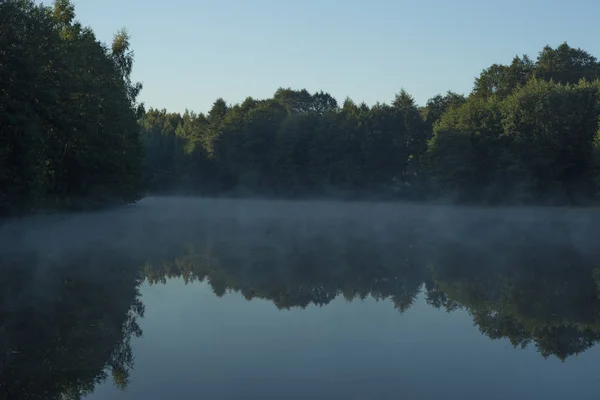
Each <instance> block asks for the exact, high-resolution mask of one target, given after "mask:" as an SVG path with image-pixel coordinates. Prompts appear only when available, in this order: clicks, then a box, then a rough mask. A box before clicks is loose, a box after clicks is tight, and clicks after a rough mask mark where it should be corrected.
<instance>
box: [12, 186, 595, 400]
mask: <svg viewBox="0 0 600 400" xmlns="http://www.w3.org/2000/svg"><path fill="white" fill-rule="evenodd" d="M599 231H600V212H598V211H596V210H565V209H553V208H545V209H518V210H517V209H494V210H490V209H485V208H449V207H441V206H438V207H434V206H399V205H390V204H376V203H333V202H311V203H303V202H296V203H294V202H266V201H234V200H219V201H217V200H198V199H180V198H170V199H169V198H148V199H145V200H144V201H142V202H140V203H139V204H137V205H135V206H130V207H123V208H120V209H117V210H111V211H107V212H100V213H87V214H69V215H58V216H51V217H32V218H27V219H25V220H20V221H5V222H4V223H3V224H2V225H0V262H1V266H0V268H1V270H0V287H1V290H0V301H1V303H0V398H1V399H3V398H7V399H28V398H34V399H38V398H39V399H42V398H43V399H59V398H62V399H65V398H78V396H79V397H81V398H87V399H94V400H96V399H163V398H178V399H196V398H209V399H238V398H239V399H243V398H261V399H281V398H286V399H306V398H313V399H315V398H316V399H320V398H323V399H324V398H327V399H331V398H340V399H341V398H343V399H365V398H372V399H397V398H410V399H430V398H432V399H433V398H440V397H442V396H444V397H450V398H462V399H470V398H473V399H479V398H486V399H507V398H511V399H515V398H519V399H520V398H523V399H529V398H544V399H563V398H577V399H596V398H598V393H599V390H600V381H599V380H598V379H597V365H598V362H600V350H599V349H600V347H598V346H596V344H597V342H598V341H599V340H600V297H599V293H600V292H599V290H600V264H599V263H598V262H597V260H600V254H599V253H600V246H598V245H597V242H598V240H599V239H598V238H599V237H600V236H599V235H598V233H600V232H599ZM61 396H62V397H61Z"/></svg>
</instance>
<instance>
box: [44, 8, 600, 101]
mask: <svg viewBox="0 0 600 400" xmlns="http://www.w3.org/2000/svg"><path fill="white" fill-rule="evenodd" d="M44 2H45V3H50V2H51V1H50V0H45V1H44ZM74 4H75V7H76V14H77V19H78V20H79V21H80V22H81V23H83V24H84V25H89V26H91V27H92V28H93V29H94V31H95V32H96V34H97V36H98V38H99V39H100V40H102V41H105V42H109V41H110V40H111V38H112V35H113V34H114V32H115V31H116V30H117V29H119V28H121V27H127V29H128V30H129V32H130V33H131V35H132V45H133V49H134V51H135V54H136V57H135V66H134V74H133V78H134V79H135V80H138V81H141V82H142V83H143V84H144V90H143V92H142V94H141V100H142V101H144V102H145V103H146V107H147V108H149V107H150V106H152V107H155V108H167V109H168V110H170V111H179V112H182V111H184V110H185V109H186V108H188V109H190V110H194V111H198V112H205V111H207V110H208V109H209V108H210V105H211V104H212V102H213V101H214V100H215V99H217V98H218V97H223V98H224V99H225V100H226V101H227V102H228V103H237V102H240V101H242V100H243V99H244V98H246V97H247V96H252V97H255V98H265V97H269V96H271V95H272V94H273V93H274V92H275V90H276V89H277V88H278V87H291V88H294V89H301V88H306V89H308V90H309V91H310V92H314V91H317V90H324V91H326V92H328V93H330V94H332V95H333V96H334V97H336V98H337V99H338V101H340V102H341V101H343V99H344V98H345V97H346V96H350V97H351V98H352V99H353V100H355V101H357V102H361V101H365V102H366V103H367V104H373V103H375V102H376V101H381V102H390V101H391V100H393V97H394V94H395V93H396V92H398V91H399V90H400V89H401V88H405V89H406V90H407V91H408V92H409V93H410V94H412V95H413V96H414V97H415V99H416V101H417V103H419V104H424V103H425V102H426V101H427V99H428V98H429V97H431V96H433V95H435V94H437V93H443V92H446V91H447V90H453V91H456V92H459V93H468V92H469V91H470V90H471V88H472V86H473V80H474V78H475V77H476V76H477V75H478V74H479V73H480V72H481V70H482V69H484V68H486V67H488V66H489V65H491V64H492V63H495V62H499V63H508V62H510V61H511V59H512V57H513V56H514V55H522V54H529V55H530V56H532V57H533V58H535V57H536V56H537V53H538V52H539V51H540V50H541V49H542V47H543V46H544V45H546V44H550V45H551V46H553V47H555V46H557V45H559V44H560V43H562V42H563V41H567V42H568V43H569V45H571V46H574V47H581V48H583V49H585V50H587V51H588V52H590V53H592V54H593V55H595V56H597V57H600V41H599V40H598V37H599V36H600V28H599V27H600V25H598V21H597V18H598V15H600V1H598V0H569V1H566V0H564V1H556V0H503V1H497V2H496V1H494V2H493V1H489V0H455V1H452V0H429V1H417V0H368V1H367V0H294V1H292V0H227V1H225V0H169V1H161V0H103V1H95V0H74Z"/></svg>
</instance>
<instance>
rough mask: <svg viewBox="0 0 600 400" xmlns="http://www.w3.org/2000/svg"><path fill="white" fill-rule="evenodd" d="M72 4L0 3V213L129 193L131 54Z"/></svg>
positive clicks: (135, 166)
mask: <svg viewBox="0 0 600 400" xmlns="http://www.w3.org/2000/svg"><path fill="white" fill-rule="evenodd" d="M74 18H75V12H74V7H73V5H72V4H71V3H70V2H69V1H67V0H60V1H56V2H55V4H54V7H46V6H38V5H35V3H34V2H33V1H27V0H6V1H2V2H0V76H1V78H0V139H1V143H2V146H1V147H2V149H1V150H0V187H2V191H1V194H0V215H6V214H16V213H23V212H29V211H32V210H38V209H57V208H90V207H100V206H104V205H107V204H113V203H123V202H131V201H135V200H137V199H138V198H139V197H140V194H141V190H142V187H141V172H142V170H141V160H142V157H143V154H142V148H141V144H140V142H139V129H138V125H137V118H136V104H135V98H136V96H137V94H138V93H139V91H140V89H141V86H140V85H139V84H137V83H132V82H131V80H130V73H131V68H132V65H133V54H132V53H131V51H130V50H129V40H128V36H127V33H126V32H125V31H122V32H119V33H118V34H117V35H116V36H115V40H114V43H113V45H112V48H111V49H108V48H106V47H105V46H104V45H103V44H101V43H100V42H98V40H97V39H96V38H95V36H94V33H93V32H92V30H91V29H89V28H84V27H82V26H81V25H80V24H79V23H78V22H76V21H75V19H74Z"/></svg>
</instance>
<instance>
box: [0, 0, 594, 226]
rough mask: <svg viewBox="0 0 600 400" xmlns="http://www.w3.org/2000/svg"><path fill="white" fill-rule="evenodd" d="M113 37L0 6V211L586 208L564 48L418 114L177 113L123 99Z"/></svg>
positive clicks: (573, 75)
mask: <svg viewBox="0 0 600 400" xmlns="http://www.w3.org/2000/svg"><path fill="white" fill-rule="evenodd" d="M129 39H130V38H129V34H128V33H127V31H126V30H122V31H119V32H117V33H116V34H115V36H114V40H113V42H112V43H111V44H110V45H106V44H103V43H101V42H100V41H99V40H98V39H97V38H96V37H95V35H94V32H93V30H92V29H91V28H89V27H84V26H83V25H81V23H80V22H78V21H77V20H76V18H75V9H74V6H73V4H72V3H71V2H70V1H69V0H55V2H54V4H53V5H52V6H44V5H37V4H36V3H35V2H33V1H31V0H3V1H0V55H1V58H0V76H1V79H0V140H1V141H2V146H1V147H0V187H2V188H3V189H2V191H1V192H0V215H17V214H24V213H31V212H40V211H46V210H57V209H58V210H60V209H90V208H98V207H106V206H110V205H113V204H126V203H132V202H135V201H137V200H139V199H140V198H142V197H144V196H146V195H151V194H185V195H197V196H211V197H249V196H259V197H278V198H324V197H327V198H338V199H376V200H399V201H427V202H443V203H462V204H486V205H498V204H539V205H577V206H582V205H590V204H595V203H597V201H598V197H599V196H598V195H599V192H600V141H599V139H598V137H599V136H598V131H599V129H598V122H599V117H600V81H599V78H600V63H599V62H598V60H597V59H596V57H594V56H592V55H591V54H589V53H588V52H586V51H585V50H582V49H580V48H575V47H571V46H570V45H568V44H567V43H562V44H560V45H559V46H557V47H555V48H553V47H551V46H546V47H544V48H543V49H542V50H541V51H540V52H539V54H538V55H537V58H535V60H534V59H532V58H530V57H529V56H527V55H523V56H515V57H514V58H513V59H512V61H510V62H509V63H506V64H493V65H491V66H490V67H489V68H487V69H485V70H483V71H481V73H480V74H479V76H478V77H476V78H475V80H474V85H473V89H472V91H471V92H470V93H468V94H466V95H463V94H458V93H454V92H451V91H448V92H447V93H444V94H438V95H436V96H434V97H432V98H430V99H429V100H428V101H427V102H426V104H425V105H418V104H416V102H415V100H414V98H413V97H412V96H411V95H410V94H409V93H407V92H406V91H405V90H403V89H400V88H399V89H400V90H399V91H398V93H397V94H396V96H395V98H394V99H393V100H392V101H391V102H389V103H377V104H374V105H372V106H369V105H367V104H365V103H358V102H355V101H353V100H352V99H350V98H346V99H344V100H343V102H341V103H340V102H338V100H337V99H335V98H334V97H332V96H331V95H330V94H328V93H326V92H324V91H318V92H315V93H310V92H309V91H307V90H306V89H292V88H286V87H283V86H282V87H280V88H279V89H278V90H277V91H276V92H275V93H274V94H273V96H272V97H271V98H268V99H256V98H253V97H247V98H246V99H245V100H243V101H242V102H241V103H235V104H232V103H228V102H226V101H225V100H224V99H222V98H219V99H216V100H215V101H214V103H213V105H212V107H211V108H210V110H209V111H208V112H206V113H198V112H194V111H191V110H187V111H185V112H184V113H183V114H180V113H176V112H169V111H167V110H164V109H163V110H159V109H154V108H149V109H148V110H146V109H145V107H144V105H143V104H141V103H139V102H138V95H139V94H140V91H141V90H142V85H141V84H140V83H138V82H133V81H132V79H131V72H132V68H133V63H134V53H133V50H132V49H131V48H130V47H131V46H130V40H129ZM506 61H509V60H506Z"/></svg>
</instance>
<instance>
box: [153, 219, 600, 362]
mask: <svg viewBox="0 0 600 400" xmlns="http://www.w3.org/2000/svg"><path fill="white" fill-rule="evenodd" d="M366 226H371V227H372V230H369V229H367V228H366ZM489 226H495V227H496V229H495V230H494V232H495V233H494V234H493V236H492V234H490V233H489V232H490V229H489ZM234 228H235V229H234ZM550 228H551V229H550ZM350 232H352V233H350ZM498 232H500V233H498ZM542 232H544V234H543V235H541V233H542ZM548 232H551V237H550V236H549V235H548ZM459 235H460V236H459ZM569 235H570V233H569V230H568V229H566V227H564V226H563V227H561V225H560V224H558V225H556V224H554V225H552V227H551V226H550V225H548V226H537V228H534V227H532V226H524V225H523V224H522V223H521V224H519V223H517V222H515V221H513V222H512V223H508V222H506V221H505V222H502V221H499V220H489V221H487V222H486V223H483V222H482V223H480V224H478V225H477V224H471V225H469V226H468V229H467V228H466V227H464V226H463V227H460V226H457V227H454V228H453V229H447V231H446V232H440V231H439V230H437V231H436V229H427V227H424V226H421V227H420V228H419V229H417V228H415V225H414V224H413V223H411V222H410V221H406V223H405V224H401V226H398V225H395V226H392V225H391V224H390V225H389V226H379V227H374V224H371V225H362V224H354V225H353V224H352V223H348V224H346V225H344V224H338V225H337V226H328V227H323V226H312V227H311V226H310V224H305V225H304V227H300V228H299V227H298V226H294V225H293V224H289V225H288V226H285V224H270V225H269V224H268V223H264V224H262V225H255V226H254V227H248V226H246V227H244V228H240V227H239V226H236V227H233V226H232V227H231V229H222V230H221V231H220V233H219V232H212V233H211V234H210V235H209V234H205V235H202V234H201V235H198V237H197V238H196V240H195V241H194V242H191V244H190V245H189V246H188V250H187V252H186V253H185V254H184V255H181V256H179V257H177V258H175V259H174V260H172V261H168V262H162V263H156V264H154V265H152V266H150V265H148V266H146V268H145V276H146V278H147V279H148V281H149V282H150V283H159V282H165V281H166V279H167V278H169V277H182V278H183V279H185V280H186V281H187V282H191V281H194V280H206V281H208V282H209V284H210V285H211V287H212V289H213V291H214V292H215V294H216V295H218V296H222V295H223V294H225V293H226V292H227V291H228V290H233V291H237V292H240V293H241V294H242V295H243V296H244V297H245V298H246V299H248V300H250V299H252V298H262V299H267V300H270V301H272V302H273V303H274V304H275V305H276V306H277V307H278V308H290V307H302V308H304V307H306V306H308V305H309V304H315V305H319V306H322V305H326V304H328V303H329V302H330V301H332V300H333V299H335V298H336V297H337V296H340V295H341V296H343V298H345V299H347V300H352V299H364V298H365V297H367V296H372V297H373V298H375V299H390V300H391V301H392V302H393V304H394V306H395V307H396V308H397V309H398V310H399V311H400V312H404V311H406V310H407V309H408V308H410V306H411V305H412V304H413V302H414V301H415V299H416V297H417V296H418V295H419V293H421V292H424V295H425V298H426V301H427V303H428V304H430V305H431V306H433V307H436V308H442V309H446V310H448V311H452V310H455V309H458V308H462V309H465V310H466V311H467V312H469V313H470V314H471V315H472V317H473V320H474V322H475V323H476V325H477V326H478V327H479V329H480V331H481V332H482V333H484V334H486V335H487V336H489V337H490V338H493V339H498V338H508V339H509V340H510V341H511V343H512V344H513V345H515V346H523V347H525V346H526V345H527V344H529V343H533V344H535V346H536V347H537V349H538V351H539V352H540V353H541V354H542V355H543V356H544V357H548V356H550V355H555V356H556V357H558V358H559V359H563V360H564V359H566V358H567V357H568V356H570V355H574V354H578V353H581V352H582V351H585V350H586V349H588V348H590V347H591V346H593V345H594V344H595V343H596V342H598V341H599V340H600V300H599V296H598V293H599V292H598V282H600V278H599V277H600V274H599V273H598V271H600V270H599V269H597V266H596V265H595V264H594V263H593V260H595V259H599V258H598V256H600V254H595V253H597V251H596V250H595V249H594V248H593V247H592V246H591V245H590V246H589V247H586V246H583V245H582V244H581V243H579V244H578V246H577V247H576V246H575V245H572V244H571V243H572V238H571V237H570V236H569ZM588 237H589V236H588ZM591 237H593V236H591Z"/></svg>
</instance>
